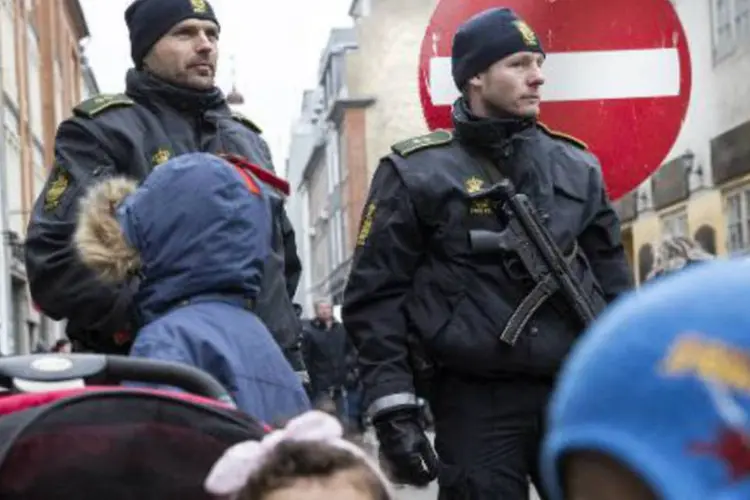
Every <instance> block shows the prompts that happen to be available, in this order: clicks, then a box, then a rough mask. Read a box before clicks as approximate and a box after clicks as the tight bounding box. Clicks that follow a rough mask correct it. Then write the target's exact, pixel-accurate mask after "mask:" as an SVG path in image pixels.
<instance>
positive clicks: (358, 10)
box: [350, 0, 372, 22]
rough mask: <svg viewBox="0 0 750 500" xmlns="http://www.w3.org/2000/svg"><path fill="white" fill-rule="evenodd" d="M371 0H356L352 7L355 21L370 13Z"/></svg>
mask: <svg viewBox="0 0 750 500" xmlns="http://www.w3.org/2000/svg"><path fill="white" fill-rule="evenodd" d="M371 7H372V6H371V5H370V0H356V1H355V2H354V5H352V8H351V11H350V12H351V16H352V19H354V21H355V22H358V21H360V20H361V19H362V18H363V17H367V16H369V15H370V10H371Z"/></svg>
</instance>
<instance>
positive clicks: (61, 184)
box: [44, 165, 70, 212]
mask: <svg viewBox="0 0 750 500" xmlns="http://www.w3.org/2000/svg"><path fill="white" fill-rule="evenodd" d="M52 175H53V176H54V177H53V178H52V182H50V185H49V187H48V188H47V193H46V194H45V195H44V210H45V211H46V212H49V211H51V210H54V209H56V208H57V207H58V205H60V198H62V195H63V194H65V191H66V190H67V189H68V186H69V185H70V179H69V178H68V173H67V172H66V171H65V170H63V169H62V168H60V166H58V165H55V170H54V172H53V173H52Z"/></svg>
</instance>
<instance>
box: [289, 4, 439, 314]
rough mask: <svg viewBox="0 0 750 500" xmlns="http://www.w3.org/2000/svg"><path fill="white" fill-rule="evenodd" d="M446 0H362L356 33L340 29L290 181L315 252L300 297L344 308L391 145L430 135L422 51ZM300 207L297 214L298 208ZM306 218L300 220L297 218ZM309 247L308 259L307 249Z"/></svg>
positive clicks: (293, 153) (308, 257)
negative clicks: (371, 197) (365, 219)
mask: <svg viewBox="0 0 750 500" xmlns="http://www.w3.org/2000/svg"><path fill="white" fill-rule="evenodd" d="M436 3H437V1H436V0H411V1H409V2H401V1H397V0H354V1H353V2H352V4H351V7H350V10H349V15H350V16H351V18H352V19H353V21H354V26H353V27H352V28H348V29H334V30H332V31H331V37H330V40H329V43H328V46H327V47H326V48H325V50H324V51H323V55H322V57H321V62H320V74H319V76H320V78H319V82H318V86H317V87H316V88H314V89H310V90H309V91H307V92H306V93H305V96H304V98H303V101H304V102H303V106H302V112H301V115H300V119H299V121H298V122H297V124H296V125H295V127H294V131H293V134H292V141H291V147H290V155H289V160H288V167H289V170H288V175H289V179H290V181H292V185H293V186H296V187H297V188H298V189H297V191H296V192H295V194H294V195H293V196H292V198H293V199H294V200H293V201H291V200H290V209H293V210H292V215H290V217H293V220H298V221H300V222H299V223H297V224H295V228H296V230H297V235H298V236H297V244H298V247H299V248H300V249H301V253H303V254H304V255H305V258H304V259H303V260H304V261H305V262H304V264H305V271H304V273H305V274H304V276H303V280H302V284H301V285H300V289H299V292H298V300H299V302H300V303H301V304H303V306H304V307H305V312H306V313H308V314H309V313H310V312H311V305H312V303H313V302H314V300H315V299H318V298H319V299H326V300H331V301H332V302H333V303H334V305H338V304H340V303H341V300H342V299H343V289H344V286H345V284H346V278H347V275H348V272H349V264H350V261H351V256H352V252H353V251H354V246H355V243H356V236H357V231H358V228H359V221H360V217H361V214H362V209H363V207H364V203H365V198H366V196H367V191H368V188H369V183H370V179H371V178H372V175H373V173H374V171H375V168H376V167H377V164H378V162H379V160H380V158H381V157H382V156H383V155H385V154H387V153H388V152H389V151H390V146H391V145H392V144H394V143H396V142H398V141H400V140H403V139H405V138H407V137H411V136H414V135H417V134H421V133H424V132H425V131H426V130H427V128H426V124H425V122H424V119H423V118H422V113H421V108H420V104H419V93H418V86H417V62H418V53H419V46H420V43H421V39H422V36H423V34H424V31H425V27H426V26H427V21H428V19H429V16H430V14H431V13H432V10H433V9H434V7H435V5H436ZM295 207H296V208H295ZM295 214H296V215H295ZM295 217H296V219H295ZM303 250H304V252H303Z"/></svg>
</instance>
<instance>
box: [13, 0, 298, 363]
mask: <svg viewBox="0 0 750 500" xmlns="http://www.w3.org/2000/svg"><path fill="white" fill-rule="evenodd" d="M125 20H126V22H127V25H128V29H129V31H130V41H131V52H132V58H133V62H134V64H135V68H134V69H131V70H130V71H129V72H128V74H127V78H126V91H125V93H124V94H118V95H99V96H97V97H94V98H92V99H89V100H87V101H84V102H82V103H81V104H79V105H78V106H76V107H75V109H74V116H73V117H72V118H70V119H68V120H65V121H64V122H63V123H61V124H60V126H59V128H58V130H57V136H56V138H55V164H54V168H53V171H52V173H51V174H50V178H49V179H48V181H47V184H46V186H45V189H44V190H43V192H42V193H41V195H40V196H39V199H38V200H37V201H36V205H35V207H34V212H33V215H32V218H31V221H30V223H29V228H28V236H27V239H26V269H27V272H28V274H29V282H30V287H31V294H32V296H33V299H34V301H35V302H36V303H37V305H38V306H39V307H41V309H42V310H43V311H44V312H45V314H47V315H49V316H51V317H52V318H55V319H58V320H59V319H67V320H68V324H67V330H68V336H69V337H70V338H71V339H73V340H74V341H75V343H76V346H77V349H78V350H95V351H106V352H126V350H127V348H128V344H129V341H128V338H127V336H126V335H122V332H123V331H125V330H128V324H129V322H130V319H131V317H130V310H129V308H130V301H131V290H130V287H124V288H120V289H114V288H110V287H107V286H104V285H102V284H101V283H98V282H97V281H96V280H95V279H94V277H93V275H92V274H91V273H90V272H89V271H88V270H86V269H85V268H84V267H83V265H82V264H81V263H80V262H79V259H78V257H77V255H76V253H75V250H74V248H73V246H72V244H71V237H72V234H73V231H74V228H75V218H76V210H77V202H78V200H79V198H80V197H81V195H82V194H83V193H84V192H85V190H86V188H87V187H88V186H90V185H91V184H92V183H94V182H96V181H98V180H101V179H102V178H104V177H107V176H112V175H115V174H125V175H128V176H131V177H133V178H136V179H143V178H145V177H146V176H147V175H148V173H149V172H150V171H151V170H152V169H153V168H154V167H156V166H157V165H159V164H161V163H164V162H165V161H167V160H168V159H169V158H170V157H173V156H176V155H180V154H183V153H188V152H195V151H205V152H211V153H224V154H236V155H239V156H242V157H244V158H246V159H248V160H249V161H250V162H252V163H254V164H257V165H259V166H261V167H264V168H266V169H269V170H272V169H273V166H272V164H271V158H270V154H269V150H268V147H267V145H266V143H265V141H264V140H263V139H261V137H260V130H259V129H258V128H257V127H256V126H255V125H254V124H253V123H252V122H251V121H250V120H248V119H247V118H245V117H243V116H241V115H238V114H236V113H232V112H231V111H230V109H229V107H228V106H227V103H226V101H225V99H224V96H223V94H222V92H221V91H220V90H219V89H218V88H217V87H216V86H215V85H214V77H215V73H216V62H217V58H218V39H219V22H218V21H217V19H216V17H215V15H214V11H213V9H212V8H211V5H210V4H209V3H208V2H207V1H205V0H136V1H135V2H133V3H132V4H131V5H130V6H129V7H128V9H127V11H126V12H125ZM265 187H267V188H268V194H269V197H270V198H271V199H272V205H273V210H274V216H275V220H276V224H275V234H274V242H273V243H274V252H275V253H274V254H273V255H272V256H271V257H270V258H269V262H267V263H266V272H265V277H264V281H263V284H262V292H261V296H260V297H259V299H258V303H257V304H256V309H257V310H256V312H257V313H258V315H259V316H260V317H261V318H262V319H263V320H264V321H265V322H266V325H267V326H268V328H269V330H271V331H272V332H273V333H274V335H275V336H276V338H277V340H278V341H279V342H280V343H281V344H282V347H284V348H285V349H286V350H287V355H288V358H290V360H292V361H294V363H293V364H295V369H297V370H302V365H301V364H300V363H301V362H300V360H301V354H300V353H299V350H298V349H299V338H300V334H301V323H300V320H299V318H298V317H297V315H296V313H295V311H294V308H293V305H292V302H291V297H292V296H293V295H294V293H295V290H296V288H297V284H298V281H299V276H300V272H301V264H300V260H299V258H298V256H297V250H296V245H295V242H294V231H293V229H292V226H291V224H290V222H289V220H288V218H287V217H286V213H285V211H284V208H283V197H282V196H281V195H279V194H277V193H276V191H275V190H273V189H272V188H271V186H270V185H268V186H265ZM164 202H165V203H183V204H185V209H186V210H200V207H191V206H190V205H189V203H190V202H189V197H186V195H184V194H180V196H175V198H174V199H173V200H164ZM132 286H137V284H136V283H135V282H134V283H133V285H132Z"/></svg>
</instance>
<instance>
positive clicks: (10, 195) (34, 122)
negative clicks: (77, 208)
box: [0, 0, 98, 354]
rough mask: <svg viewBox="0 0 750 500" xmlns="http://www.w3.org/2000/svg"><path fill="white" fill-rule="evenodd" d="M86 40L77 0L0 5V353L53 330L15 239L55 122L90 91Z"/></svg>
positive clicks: (39, 181)
mask: <svg viewBox="0 0 750 500" xmlns="http://www.w3.org/2000/svg"><path fill="white" fill-rule="evenodd" d="M88 36H89V31H88V27H87V25H86V20H85V18H84V16H83V11H82V9H81V5H80V4H79V2H78V0H61V1H55V2H52V1H48V0H0V73H1V74H0V90H1V92H0V122H2V129H1V130H0V159H2V163H3V167H4V168H3V169H2V176H3V177H2V179H0V184H1V185H2V186H3V190H2V192H1V193H0V213H2V219H1V220H0V222H1V223H2V233H3V245H2V252H0V263H1V264H2V266H0V283H1V284H0V322H1V324H0V350H2V352H3V353H5V354H10V353H26V352H29V351H30V350H33V349H34V348H35V347H36V345H37V344H38V343H41V344H48V343H49V342H50V341H51V340H52V339H53V338H55V337H56V336H58V335H59V334H60V330H61V325H59V324H57V323H54V322H52V321H51V320H49V319H48V318H44V317H43V316H41V315H40V314H39V312H38V311H37V310H36V308H35V307H34V306H33V304H32V302H31V298H30V296H29V293H28V286H27V283H26V271H25V267H24V259H23V242H24V237H25V233H26V225H27V224H28V220H29V215H30V212H31V209H32V207H33V204H34V201H35V199H36V197H37V196H38V195H39V193H40V192H41V190H42V188H43V186H44V182H45V180H46V178H47V172H48V168H49V166H50V165H52V164H53V162H54V136H55V131H56V128H57V124H58V123H59V122H60V121H61V120H62V119H64V118H65V117H66V116H68V115H69V114H70V111H71V109H72V107H73V106H74V105H75V104H77V103H78V102H80V100H81V99H82V98H83V97H85V96H87V95H91V94H92V93H95V92H96V91H97V90H98V89H97V87H96V82H95V79H94V78H93V74H92V73H91V71H90V68H88V67H87V66H86V64H85V61H84V59H83V57H82V51H81V48H80V42H81V40H83V39H85V38H86V37H88Z"/></svg>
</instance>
